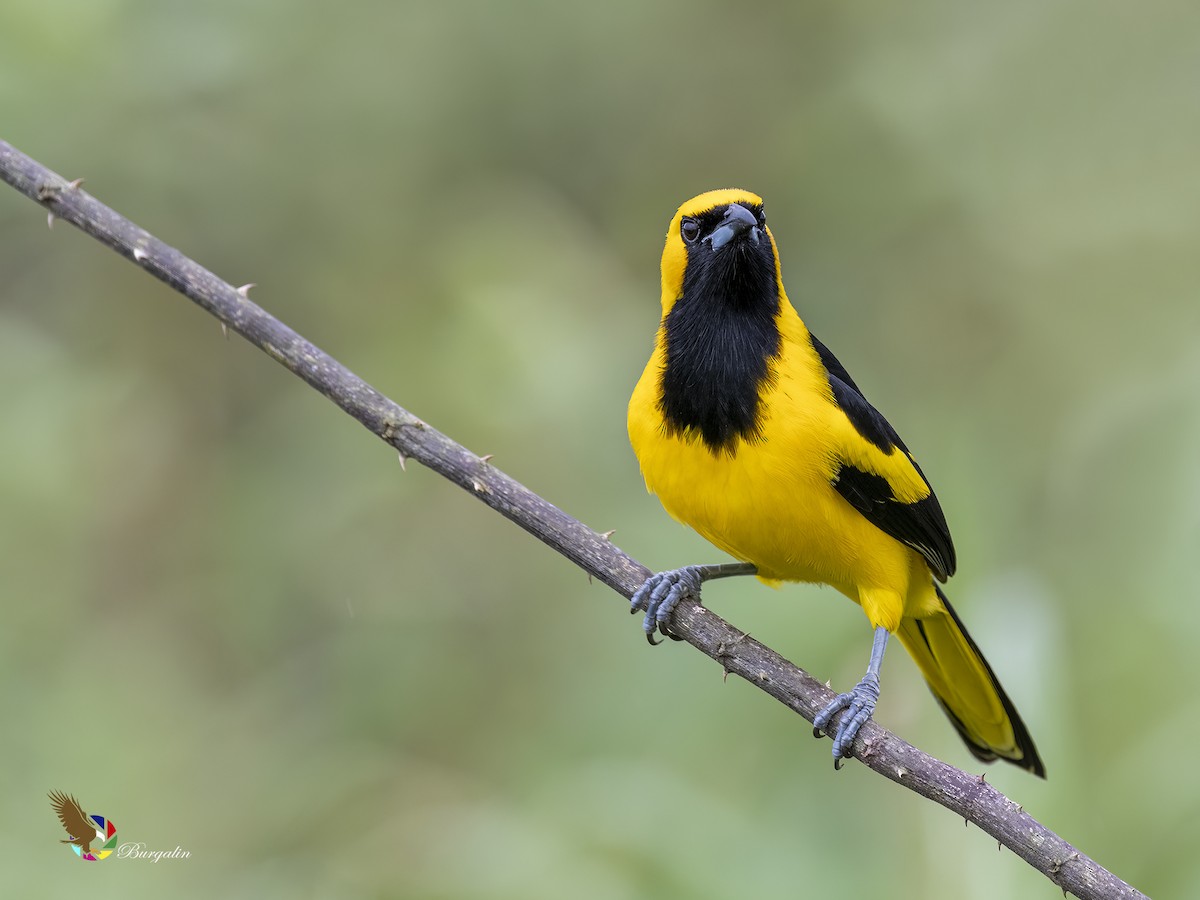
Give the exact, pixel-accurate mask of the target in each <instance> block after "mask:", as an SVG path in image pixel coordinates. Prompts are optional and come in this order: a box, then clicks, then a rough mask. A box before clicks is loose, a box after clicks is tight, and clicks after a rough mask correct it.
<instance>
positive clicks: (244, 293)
mask: <svg viewBox="0 0 1200 900" xmlns="http://www.w3.org/2000/svg"><path fill="white" fill-rule="evenodd" d="M252 287H254V282H253V281H251V282H248V283H246V284H243V285H242V286H241V287H240V288H238V289H237V292H238V294H239V295H240V296H241V297H242V299H243V300H249V299H250V288H252Z"/></svg>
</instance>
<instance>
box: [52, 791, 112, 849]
mask: <svg viewBox="0 0 1200 900" xmlns="http://www.w3.org/2000/svg"><path fill="white" fill-rule="evenodd" d="M49 797H50V805H51V806H53V807H54V812H55V813H56V814H57V815H58V821H59V822H61V823H62V827H63V829H64V830H65V831H66V832H67V840H65V841H60V842H59V843H63V844H70V845H71V849H72V850H74V851H75V855H76V856H78V857H79V858H80V859H86V860H88V861H89V862H96V861H98V860H101V859H104V858H105V857H107V856H108V855H109V854H111V853H112V852H113V849H114V848H115V847H116V846H117V827H116V825H114V824H113V823H112V820H111V819H106V818H104V816H98V815H88V814H87V813H85V812H84V811H83V807H82V806H80V805H79V801H78V800H76V799H75V798H74V797H72V796H70V795H69V794H64V793H63V792H62V791H51V792H50V794H49ZM93 843H99V844H101V845H102V847H101V849H99V850H93V849H92V844H93Z"/></svg>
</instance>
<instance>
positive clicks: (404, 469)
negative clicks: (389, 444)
mask: <svg viewBox="0 0 1200 900" xmlns="http://www.w3.org/2000/svg"><path fill="white" fill-rule="evenodd" d="M406 462H408V457H407V456H405V455H404V451H403V450H401V451H400V471H401V472H407V471H408V467H407V466H405V465H404V464H405V463H406Z"/></svg>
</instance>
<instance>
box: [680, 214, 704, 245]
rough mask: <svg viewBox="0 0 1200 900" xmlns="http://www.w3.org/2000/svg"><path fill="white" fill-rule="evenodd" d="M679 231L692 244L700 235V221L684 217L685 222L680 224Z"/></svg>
mask: <svg viewBox="0 0 1200 900" xmlns="http://www.w3.org/2000/svg"><path fill="white" fill-rule="evenodd" d="M679 233H680V234H681V235H683V239H684V240H685V241H687V242H688V243H689V244H690V243H692V242H693V241H695V240H696V238H698V237H700V223H699V222H697V221H696V220H695V219H684V220H683V224H682V225H680V226H679Z"/></svg>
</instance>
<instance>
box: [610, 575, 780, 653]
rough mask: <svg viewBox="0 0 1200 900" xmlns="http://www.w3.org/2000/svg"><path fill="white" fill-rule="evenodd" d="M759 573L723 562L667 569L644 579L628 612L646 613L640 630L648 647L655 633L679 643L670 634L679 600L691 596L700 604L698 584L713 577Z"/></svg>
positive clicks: (652, 641)
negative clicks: (647, 642) (640, 610)
mask: <svg viewBox="0 0 1200 900" xmlns="http://www.w3.org/2000/svg"><path fill="white" fill-rule="evenodd" d="M757 571H758V569H756V568H755V567H754V566H753V565H752V564H750V563H722V564H721V565H715V566H684V567H683V568H682V569H670V570H668V571H666V572H657V573H655V574H654V575H651V576H650V577H649V578H647V579H646V581H645V583H644V584H643V585H642V586H641V587H640V588H638V589H637V591H636V592H635V593H634V595H633V599H632V600H631V601H630V604H629V607H630V608H629V611H630V612H631V613H636V612H637V611H638V610H639V609H644V610H646V617H645V619H643V620H642V630H643V631H645V632H646V640H647V641H649V642H650V643H651V644H659V643H662V642H661V641H656V640H655V639H654V632H656V631H658V632H660V633H662V634H663V635H664V636H666V637H669V638H671V639H672V640H676V641H677V640H679V638H678V637H676V636H675V635H674V634H672V633H671V627H670V620H671V614H672V613H673V612H674V611H675V607H676V606H678V605H679V601H680V600H682V599H683V598H684V597H686V596H689V595H690V596H691V597H692V599H694V600H695V601H696V602H697V603H699V602H700V585H702V584H703V583H704V582H706V581H711V580H712V579H713V578H729V577H730V576H733V575H753V574H755V573H756V572H757Z"/></svg>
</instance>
